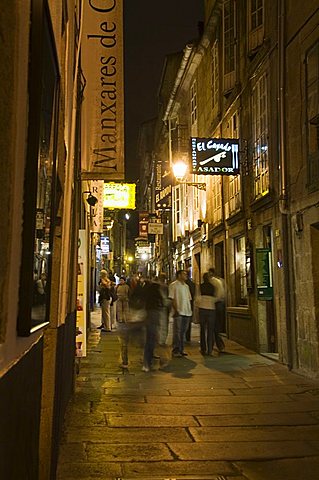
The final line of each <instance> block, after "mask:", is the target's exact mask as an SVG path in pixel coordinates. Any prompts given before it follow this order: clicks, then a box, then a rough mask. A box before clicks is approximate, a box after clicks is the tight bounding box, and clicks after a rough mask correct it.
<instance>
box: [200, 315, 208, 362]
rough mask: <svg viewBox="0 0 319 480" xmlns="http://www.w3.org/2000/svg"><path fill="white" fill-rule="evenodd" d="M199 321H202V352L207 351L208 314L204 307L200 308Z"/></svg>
mask: <svg viewBox="0 0 319 480" xmlns="http://www.w3.org/2000/svg"><path fill="white" fill-rule="evenodd" d="M199 322H200V351H201V353H207V344H206V316H205V310H204V309H203V308H200V309H199Z"/></svg>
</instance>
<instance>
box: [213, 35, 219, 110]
mask: <svg viewBox="0 0 319 480" xmlns="http://www.w3.org/2000/svg"><path fill="white" fill-rule="evenodd" d="M211 91H212V109H213V110H214V109H215V108H217V109H218V107H219V42H218V40H215V42H214V43H213V45H212V48H211Z"/></svg>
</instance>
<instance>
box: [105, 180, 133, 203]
mask: <svg viewBox="0 0 319 480" xmlns="http://www.w3.org/2000/svg"><path fill="white" fill-rule="evenodd" d="M135 187H136V185H135V183H114V182H110V183H104V193H103V207H104V208H127V209H132V210H134V209H135V208H136V206H135Z"/></svg>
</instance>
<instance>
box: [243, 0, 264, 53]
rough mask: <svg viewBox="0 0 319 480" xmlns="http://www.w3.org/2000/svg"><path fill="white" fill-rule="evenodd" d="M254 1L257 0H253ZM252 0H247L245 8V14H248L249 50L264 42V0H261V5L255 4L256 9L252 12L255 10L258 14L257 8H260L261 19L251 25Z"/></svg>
mask: <svg viewBox="0 0 319 480" xmlns="http://www.w3.org/2000/svg"><path fill="white" fill-rule="evenodd" d="M255 1H256V2H257V1H259V0H255ZM252 2H253V0H249V3H248V9H247V15H248V35H249V38H248V47H249V51H253V50H255V49H256V48H257V47H259V46H260V45H262V44H263V42H264V35H265V2H264V0H261V2H262V5H261V7H258V6H257V9H256V10H254V12H257V16H258V10H262V13H261V15H262V21H261V23H259V24H258V25H257V23H256V26H253V22H252V16H253V12H252V8H253V3H252Z"/></svg>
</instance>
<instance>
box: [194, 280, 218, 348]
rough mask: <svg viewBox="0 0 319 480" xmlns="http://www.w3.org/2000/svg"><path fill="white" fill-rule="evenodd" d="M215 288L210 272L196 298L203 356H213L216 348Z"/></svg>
mask: <svg viewBox="0 0 319 480" xmlns="http://www.w3.org/2000/svg"><path fill="white" fill-rule="evenodd" d="M216 300H217V298H216V296H215V287H214V286H213V285H212V284H211V283H210V279H209V274H208V272H206V273H204V275H203V283H201V284H200V295H199V296H198V297H197V298H196V306H197V307H198V308H199V322H200V352H201V354H202V355H211V356H212V354H213V353H212V352H213V347H214V338H215V333H214V331H215V322H216V310H215V303H216Z"/></svg>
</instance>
